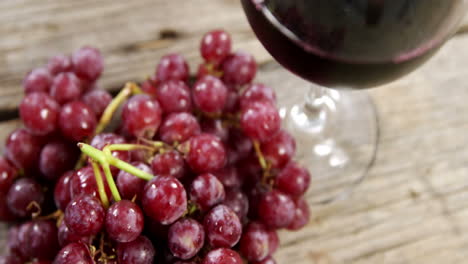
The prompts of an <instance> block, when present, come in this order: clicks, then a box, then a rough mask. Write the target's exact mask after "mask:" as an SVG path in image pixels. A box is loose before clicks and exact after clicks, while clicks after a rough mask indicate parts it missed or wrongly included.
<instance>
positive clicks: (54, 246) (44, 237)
mask: <svg viewBox="0 0 468 264" xmlns="http://www.w3.org/2000/svg"><path fill="white" fill-rule="evenodd" d="M18 232H19V233H21V234H22V235H20V236H19V237H20V241H19V243H20V244H21V245H22V246H21V253H22V254H21V255H22V256H24V257H27V258H31V259H32V258H38V259H44V260H51V259H53V258H54V257H55V255H56V254H57V252H58V250H59V244H58V239H57V238H58V236H57V226H56V225H55V223H54V222H53V221H48V220H39V221H31V222H26V223H25V224H23V225H21V227H20V229H19V231H18Z"/></svg>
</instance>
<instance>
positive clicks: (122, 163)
mask: <svg viewBox="0 0 468 264" xmlns="http://www.w3.org/2000/svg"><path fill="white" fill-rule="evenodd" d="M200 51H201V55H202V57H203V59H204V62H203V63H202V64H201V65H200V67H199V69H198V73H197V76H196V78H191V77H190V72H189V67H188V64H187V62H186V60H185V59H184V58H183V57H182V56H181V55H178V54H170V55H167V56H164V57H163V58H162V59H161V60H160V62H159V64H158V65H157V67H156V71H155V74H154V75H153V76H151V77H150V78H149V79H148V80H147V81H145V82H143V83H142V84H141V85H140V86H138V85H137V84H134V83H127V84H126V85H125V87H124V88H123V89H122V90H121V91H120V93H119V94H118V95H117V96H116V97H115V98H112V96H111V95H110V94H109V93H108V92H106V91H105V90H99V89H97V88H96V87H97V85H96V81H97V80H98V79H99V77H100V75H101V73H102V71H103V65H104V64H103V58H102V56H101V54H100V52H99V51H98V50H97V49H94V48H92V47H84V48H81V49H79V50H77V51H76V52H75V53H73V54H72V56H70V57H68V56H62V55H60V56H56V57H53V58H51V59H50V61H49V62H48V64H47V66H46V67H44V68H38V69H35V70H33V71H31V72H30V73H29V74H28V75H27V76H26V78H25V80H24V83H23V86H24V89H25V97H24V98H23V100H22V102H21V104H20V107H19V112H20V116H21V119H22V121H23V123H24V128H20V129H17V130H15V131H13V132H12V133H11V135H10V136H9V137H8V139H7V141H6V145H5V153H4V156H3V157H1V158H0V220H1V221H4V222H8V223H9V227H10V228H9V232H8V243H7V247H8V253H7V254H6V255H4V256H1V257H0V263H2V264H3V263H6V264H16V263H34V264H39V263H41V264H44V263H55V264H65V263H68V264H71V263H80V264H88V263H119V264H130V263H131V264H146V263H148V264H150V263H170V264H183V263H185V264H194V263H199V264H242V263H245V262H248V263H252V264H274V263H276V262H275V260H274V259H273V257H272V255H273V254H274V253H275V251H276V250H277V249H278V246H279V238H278V234H277V230H279V229H288V230H299V229H301V228H302V227H304V226H305V225H306V224H307V223H308V222H309V208H308V205H307V203H306V201H305V200H304V198H303V195H304V193H305V192H306V191H307V189H308V186H309V184H310V175H309V173H308V171H307V170H306V169H305V168H303V167H302V166H301V165H299V164H298V163H296V162H295V161H293V160H292V158H293V156H294V153H295V148H296V146H295V141H294V139H293V138H292V137H291V136H290V135H289V134H288V133H287V132H286V131H284V130H282V129H281V124H280V122H281V119H280V116H279V114H278V111H277V109H276V106H275V104H276V102H275V100H276V98H275V93H274V91H273V90H272V89H271V88H270V87H268V86H266V85H263V84H259V83H253V82H252V81H253V79H254V77H255V75H256V71H257V64H256V62H255V60H254V58H253V57H252V56H251V55H249V54H247V53H243V52H232V51H231V37H230V36H229V34H228V33H226V32H224V31H222V30H215V31H212V32H209V33H207V34H206V35H205V36H204V37H203V39H202V41H201V47H200ZM80 150H81V151H80ZM80 153H81V157H80Z"/></svg>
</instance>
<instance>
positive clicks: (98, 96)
mask: <svg viewBox="0 0 468 264" xmlns="http://www.w3.org/2000/svg"><path fill="white" fill-rule="evenodd" d="M82 100H83V102H84V103H85V104H86V105H87V106H89V108H91V110H93V112H94V113H95V114H96V117H97V118H100V117H101V115H102V113H104V110H106V107H107V106H108V105H109V104H110V102H111V101H112V95H111V94H110V93H109V92H108V91H105V90H92V91H89V92H87V93H86V94H84V95H83V98H82Z"/></svg>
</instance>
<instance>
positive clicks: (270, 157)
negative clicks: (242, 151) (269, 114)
mask: <svg viewBox="0 0 468 264" xmlns="http://www.w3.org/2000/svg"><path fill="white" fill-rule="evenodd" d="M261 150H262V153H263V156H264V157H265V159H266V160H267V161H268V162H269V163H270V165H271V166H272V167H273V168H279V169H281V168H283V167H284V166H286V164H288V163H289V161H290V160H291V159H292V157H293V156H294V154H295V153H296V141H295V140H294V138H293V137H292V136H291V135H290V134H289V133H288V132H286V131H284V130H280V132H278V133H277V134H276V135H275V136H273V137H271V138H269V139H268V140H266V141H264V142H263V143H262V146H261Z"/></svg>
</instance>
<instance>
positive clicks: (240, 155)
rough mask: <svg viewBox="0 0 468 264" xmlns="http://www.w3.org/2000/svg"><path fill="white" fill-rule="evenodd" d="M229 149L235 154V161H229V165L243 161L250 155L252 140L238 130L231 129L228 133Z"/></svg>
mask: <svg viewBox="0 0 468 264" xmlns="http://www.w3.org/2000/svg"><path fill="white" fill-rule="evenodd" d="M229 136H230V138H229V141H228V145H229V148H230V149H231V150H232V151H234V152H235V155H236V159H234V160H230V162H231V164H233V163H236V162H237V161H239V160H242V159H245V158H247V157H248V156H249V154H250V153H252V150H253V145H252V140H250V138H248V137H247V136H246V135H245V134H244V133H242V131H241V130H240V129H231V130H230V131H229Z"/></svg>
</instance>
